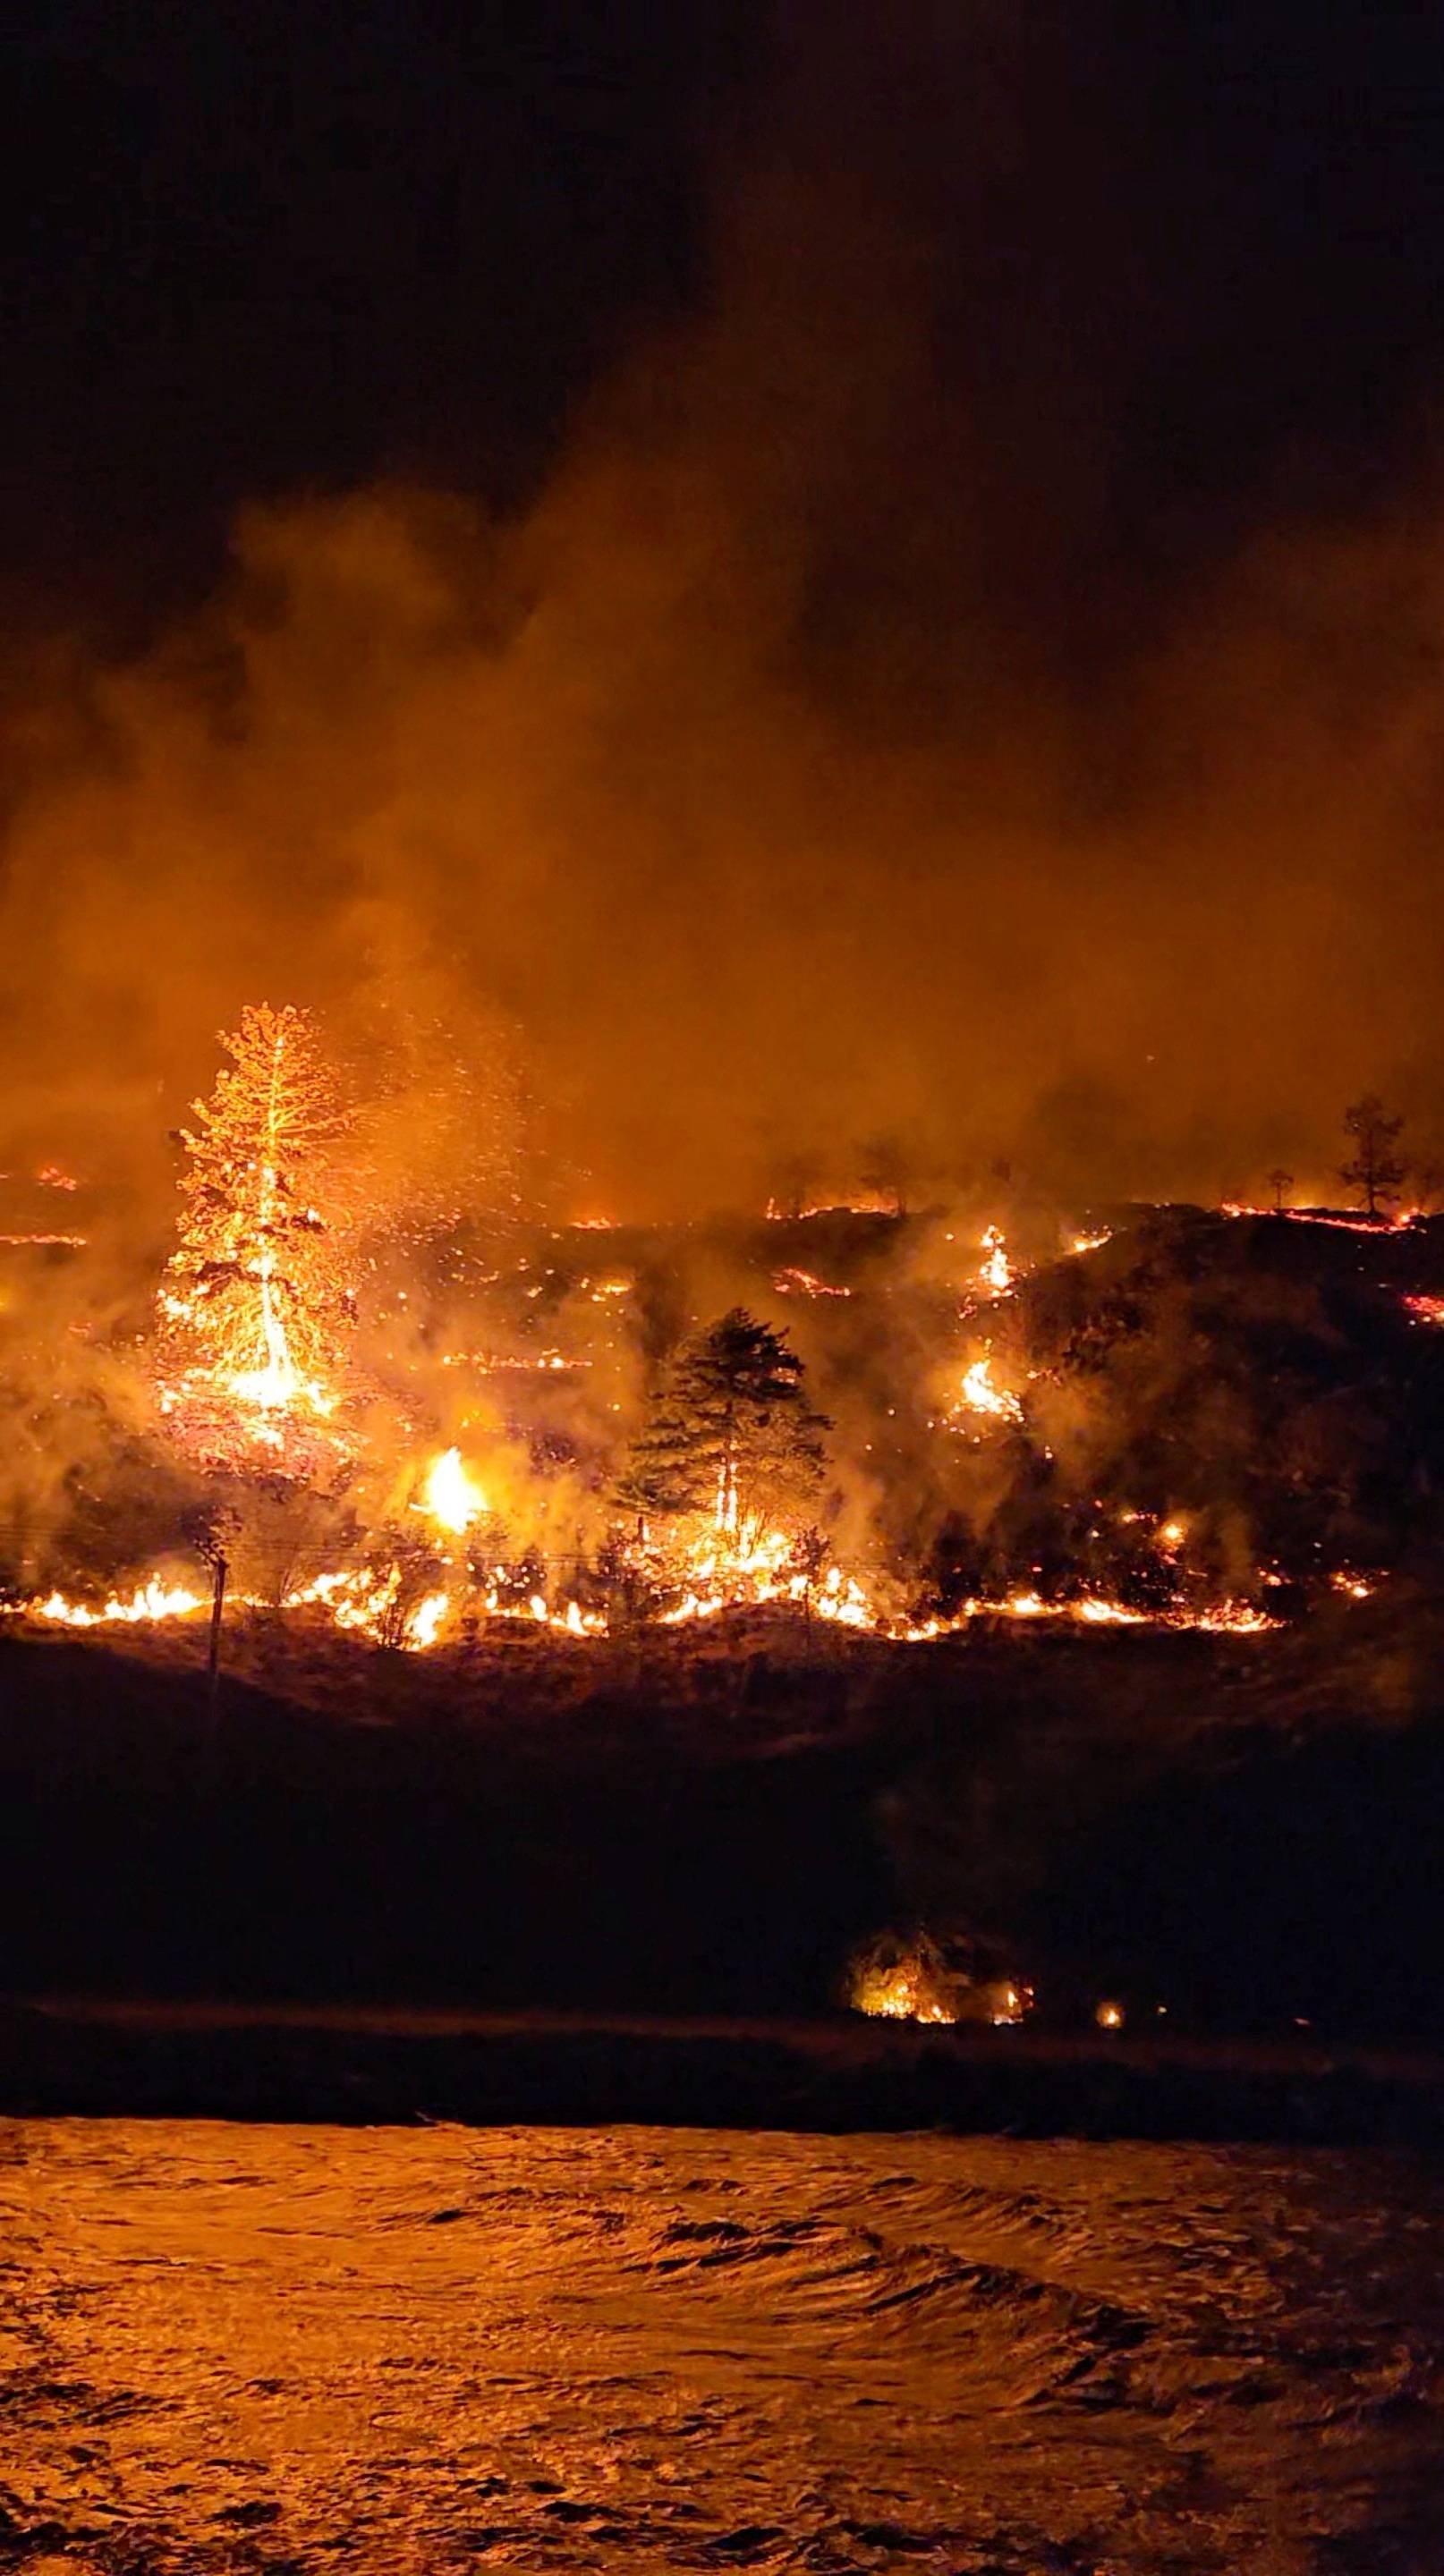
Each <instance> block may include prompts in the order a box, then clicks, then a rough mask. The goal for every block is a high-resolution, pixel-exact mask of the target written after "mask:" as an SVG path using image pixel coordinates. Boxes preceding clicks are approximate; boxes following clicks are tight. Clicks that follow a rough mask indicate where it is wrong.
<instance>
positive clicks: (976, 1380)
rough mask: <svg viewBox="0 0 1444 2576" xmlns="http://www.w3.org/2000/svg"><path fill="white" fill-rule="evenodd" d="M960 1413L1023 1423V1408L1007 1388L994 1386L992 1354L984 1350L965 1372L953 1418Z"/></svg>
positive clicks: (951, 1417) (951, 1416)
mask: <svg viewBox="0 0 1444 2576" xmlns="http://www.w3.org/2000/svg"><path fill="white" fill-rule="evenodd" d="M959 1413H983V1414H989V1415H991V1416H992V1417H993V1418H994V1419H995V1420H996V1421H999V1422H1021V1421H1022V1419H1023V1408H1022V1405H1021V1404H1020V1402H1019V1400H1018V1398H1017V1396H1016V1395H1010V1394H1009V1392H1008V1390H1007V1388H1006V1387H1001V1386H994V1384H993V1362H992V1356H991V1354H990V1353H988V1352H986V1351H985V1352H984V1354H983V1356H982V1358H981V1359H976V1360H974V1361H973V1362H972V1364H971V1366H970V1367H968V1368H966V1369H965V1370H964V1371H963V1382H962V1386H961V1388H960V1389H959V1392H958V1398H957V1402H956V1403H955V1405H954V1406H953V1410H952V1414H951V1415H950V1416H949V1419H950V1420H952V1419H955V1417H956V1416H957V1415H958V1414H959Z"/></svg>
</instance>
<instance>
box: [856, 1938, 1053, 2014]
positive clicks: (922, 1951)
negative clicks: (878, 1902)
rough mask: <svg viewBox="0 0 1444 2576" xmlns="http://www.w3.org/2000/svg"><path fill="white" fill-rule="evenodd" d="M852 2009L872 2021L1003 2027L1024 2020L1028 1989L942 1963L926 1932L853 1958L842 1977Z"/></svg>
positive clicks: (1030, 1993) (883, 1943)
mask: <svg viewBox="0 0 1444 2576" xmlns="http://www.w3.org/2000/svg"><path fill="white" fill-rule="evenodd" d="M847 2001H848V2003H849V2004H850V2005H851V2007H852V2009H853V2011H854V2012H860V2013H866V2014H867V2015H868V2016H869V2018H870V2019H872V2020H876V2021H915V2022H924V2023H928V2024H932V2025H941V2026H942V2027H943V2028H946V2029H952V2028H954V2027H955V2026H956V2024H957V2023H959V2022H961V2021H968V2022H982V2023H987V2024H989V2025H991V2027H992V2028H993V2029H994V2030H1008V2029H1012V2028H1015V2027H1016V2025H1017V2024H1018V2023H1019V2022H1021V2021H1023V2020H1025V2019H1026V2017H1027V2015H1028V2013H1029V2012H1030V2011H1031V2010H1032V2006H1033V1989H1032V1987H1031V1986H1028V1985H1024V1984H1022V1983H1021V1982H1020V1981H1019V1980H1017V1979H1015V1978H1012V1977H993V1978H983V1979H979V1978H976V1977H973V1976H966V1975H961V1974H959V1973H958V1972H956V1971H955V1970H953V1969H951V1968H949V1967H948V1965H947V1963H946V1961H945V1959H944V1958H943V1956H942V1954H941V1953H940V1951H939V1950H938V1948H937V1946H936V1944H935V1943H934V1942H933V1941H931V1940H930V1939H929V1938H928V1937H927V1935H926V1934H924V1935H922V1936H921V1937H920V1938H919V1939H918V1940H917V1941H915V1942H914V1943H913V1944H912V1945H910V1946H909V1947H908V1948H906V1949H902V1950H900V1949H899V1948H898V1947H897V1944H896V1943H895V1942H894V1941H892V1940H883V1941H880V1942H878V1943H876V1944H874V1945H873V1946H872V1947H871V1948H870V1949H869V1950H866V1951H864V1953H863V1954H862V1956H861V1957H860V1958H858V1959H856V1960H854V1962H853V1965H852V1968H851V1970H850V1973H849V1976H848V1981H847Z"/></svg>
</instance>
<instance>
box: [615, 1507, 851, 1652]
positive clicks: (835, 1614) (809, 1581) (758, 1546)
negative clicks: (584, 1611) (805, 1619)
mask: <svg viewBox="0 0 1444 2576" xmlns="http://www.w3.org/2000/svg"><path fill="white" fill-rule="evenodd" d="M643 1562H644V1566H645V1568H646V1570H647V1571H648V1572H649V1573H650V1574H651V1576H652V1577H653V1579H654V1580H656V1581H658V1582H659V1583H660V1584H661V1585H662V1586H663V1587H664V1588H666V1589H674V1588H675V1589H676V1590H677V1591H678V1592H679V1593H680V1596H681V1597H680V1598H679V1599H678V1600H676V1601H675V1602H674V1603H673V1604H672V1605H671V1607H670V1608H668V1609H666V1610H664V1611H663V1612H662V1614H661V1624H662V1626H663V1627H666V1628H681V1627H685V1626H687V1625H689V1624H690V1623H691V1622H692V1621H693V1620H699V1619H715V1618H718V1617H720V1615H721V1614H722V1612H723V1611H726V1610H736V1609H742V1608H747V1609H763V1608H766V1607H767V1606H768V1605H769V1604H771V1603H774V1602H778V1603H783V1602H791V1603H794V1604H796V1605H797V1606H798V1607H800V1608H802V1609H805V1610H807V1611H809V1612H810V1613H811V1614H812V1615H813V1616H814V1617H816V1618H819V1619H827V1620H831V1621H833V1622H834V1623H835V1624H836V1625H837V1626H839V1627H844V1628H863V1629H876V1628H878V1627H879V1626H880V1625H881V1624H882V1623H881V1621H880V1618H879V1614H878V1612H877V1610H876V1609H875V1607H874V1605H873V1604H872V1602H871V1601H870V1600H869V1598H868V1595H867V1593H866V1592H865V1590H864V1589H863V1586H862V1585H861V1583H859V1581H858V1580H857V1578H856V1576H855V1575H850V1574H846V1573H844V1572H843V1570H842V1568H841V1567H840V1566H836V1565H833V1566H829V1567H828V1569H827V1571H826V1573H825V1574H823V1575H821V1576H819V1575H817V1574H815V1573H813V1572H811V1571H809V1570H808V1569H807V1568H806V1567H805V1566H802V1565H800V1564H799V1562H798V1545H797V1540H796V1538H795V1537H794V1536H793V1534H792V1533H791V1532H790V1531H787V1530H782V1529H764V1530H755V1531H753V1530H746V1529H742V1530H738V1529H737V1528H735V1527H732V1528H729V1527H728V1526H727V1525H726V1523H725V1521H724V1520H723V1519H721V1518H720V1517H719V1516H718V1515H717V1514H714V1515H712V1516H711V1517H710V1519H709V1520H708V1521H707V1522H706V1523H705V1524H704V1526H703V1527H702V1528H701V1529H700V1530H693V1531H692V1532H691V1533H690V1534H688V1535H687V1536H684V1537H681V1538H678V1539H674V1540H673V1541H672V1542H671V1543H670V1545H659V1544H657V1543H656V1542H649V1552H648V1553H647V1554H646V1555H645V1556H644V1560H643Z"/></svg>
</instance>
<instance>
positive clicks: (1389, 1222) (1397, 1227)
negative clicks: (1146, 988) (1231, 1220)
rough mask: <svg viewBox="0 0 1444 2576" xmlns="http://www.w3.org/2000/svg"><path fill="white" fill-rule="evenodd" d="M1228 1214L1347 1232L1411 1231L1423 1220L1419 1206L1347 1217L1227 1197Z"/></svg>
mask: <svg viewBox="0 0 1444 2576" xmlns="http://www.w3.org/2000/svg"><path fill="white" fill-rule="evenodd" d="M1221 1212H1222V1214H1223V1215H1224V1216H1268V1217H1275V1218H1278V1219H1280V1220H1281V1221H1282V1223H1283V1224H1285V1225H1330V1226H1335V1227H1337V1228H1338V1229H1339V1230H1340V1232H1342V1233H1344V1234H1408V1233H1409V1232H1411V1230H1412V1229H1413V1228H1414V1227H1415V1226H1417V1225H1418V1224H1419V1222H1420V1218H1419V1211H1418V1209H1417V1208H1406V1209H1403V1210H1401V1212H1400V1213H1399V1215H1397V1216H1383V1215H1380V1216H1346V1215H1345V1214H1344V1212H1343V1211H1342V1209H1335V1208H1273V1207H1252V1206H1250V1205H1249V1204H1248V1203H1247V1201H1245V1200H1243V1199H1225V1200H1224V1203H1223V1208H1222V1211H1221Z"/></svg>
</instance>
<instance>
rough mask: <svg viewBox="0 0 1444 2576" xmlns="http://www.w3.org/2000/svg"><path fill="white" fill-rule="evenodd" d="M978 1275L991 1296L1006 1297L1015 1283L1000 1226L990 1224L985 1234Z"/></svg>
mask: <svg viewBox="0 0 1444 2576" xmlns="http://www.w3.org/2000/svg"><path fill="white" fill-rule="evenodd" d="M978 1277H979V1279H980V1280H981V1281H982V1283H983V1286H984V1287H985V1288H986V1289H987V1291H988V1294H989V1296H990V1297H1006V1296H1007V1294H1008V1292H1009V1290H1010V1289H1011V1287H1012V1285H1013V1265H1012V1263H1011V1261H1010V1260H1009V1259H1008V1249H1007V1245H1006V1243H1005V1242H1004V1240H1003V1233H1002V1229H1001V1227H1000V1226H996V1225H990V1226H989V1227H988V1228H987V1229H986V1231H985V1233H984V1235H983V1258H982V1260H981V1262H980V1263H979V1265H978Z"/></svg>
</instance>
